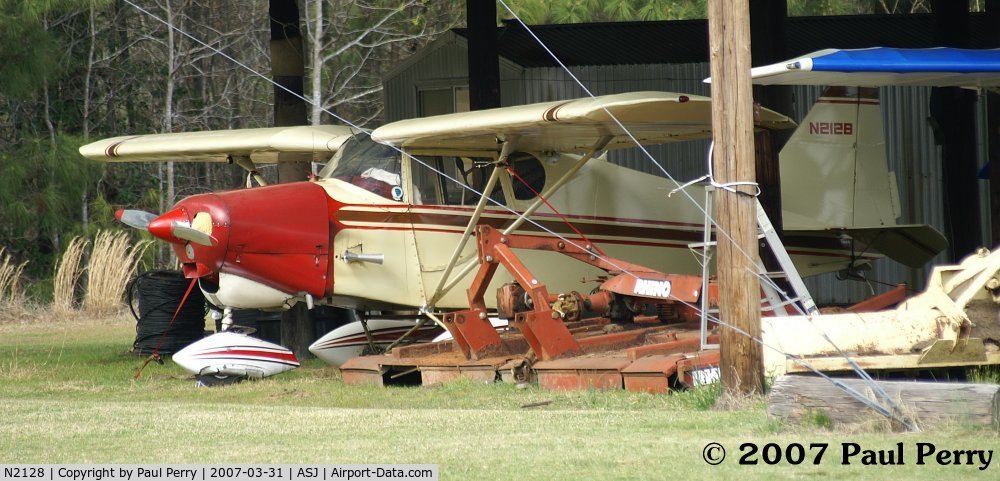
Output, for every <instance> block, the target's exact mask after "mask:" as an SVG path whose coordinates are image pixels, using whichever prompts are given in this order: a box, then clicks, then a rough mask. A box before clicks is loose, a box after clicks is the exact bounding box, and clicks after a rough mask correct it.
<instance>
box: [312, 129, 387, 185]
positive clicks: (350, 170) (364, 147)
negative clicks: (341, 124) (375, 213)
mask: <svg viewBox="0 0 1000 481" xmlns="http://www.w3.org/2000/svg"><path fill="white" fill-rule="evenodd" d="M341 152H342V153H341V154H340V155H338V156H337V157H339V159H334V160H333V161H331V162H330V163H329V164H327V165H326V167H324V168H323V170H322V171H321V172H320V173H319V176H320V177H321V178H324V179H339V180H343V181H344V182H349V183H351V184H354V185H356V186H358V187H361V188H362V189H365V190H367V191H369V192H372V193H374V194H377V195H380V196H382V197H385V198H386V199H393V200H401V199H402V192H403V191H402V188H401V187H402V178H401V176H400V167H401V162H400V154H399V151H398V150H396V149H394V148H393V147H390V146H388V145H383V144H379V143H376V142H373V141H372V140H371V139H370V138H369V137H368V136H367V135H358V136H356V137H355V138H354V139H352V140H349V141H348V142H347V143H345V144H344V145H343V146H342V147H341Z"/></svg>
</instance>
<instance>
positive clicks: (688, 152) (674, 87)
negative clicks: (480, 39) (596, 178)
mask: <svg viewBox="0 0 1000 481" xmlns="http://www.w3.org/2000/svg"><path fill="white" fill-rule="evenodd" d="M570 70H571V71H572V72H573V75H574V76H576V78H577V79H579V80H580V82H582V83H583V84H584V85H585V86H586V87H587V89H588V90H590V92H591V93H593V94H594V95H606V94H616V93H622V92H635V91H642V90H660V91H667V92H681V93H687V94H694V95H704V96H708V94H709V86H708V84H705V83H704V82H702V80H704V79H705V77H708V73H709V71H708V64H707V63H690V64H673V65H616V66H585V67H572V68H570ZM524 92H525V101H526V103H533V102H547V101H550V100H561V99H570V98H576V97H584V96H586V93H585V92H584V91H583V89H582V88H581V87H580V86H579V85H577V84H576V83H575V82H574V81H573V79H572V78H571V77H570V76H569V74H567V73H566V72H565V71H564V70H562V69H561V68H534V69H527V70H525V79H524ZM648 151H649V153H650V154H651V155H652V156H653V158H654V159H656V161H657V162H659V163H660V165H662V166H663V168H665V169H666V170H667V172H669V173H670V176H671V177H673V178H674V179H675V180H677V181H679V182H681V183H684V182H687V181H688V180H691V179H695V178H698V177H700V176H702V175H705V173H706V172H707V171H708V170H707V164H706V156H707V154H708V141H698V142H683V143H679V144H673V145H657V146H652V147H650V148H649V149H648ZM608 159H609V160H610V161H612V162H614V163H616V164H619V165H624V166H626V167H629V168H632V169H635V170H639V171H642V172H647V173H653V174H656V175H660V176H663V175H664V174H663V172H662V171H660V169H659V167H657V166H656V165H655V164H653V163H652V162H651V161H650V160H649V158H648V157H647V156H646V155H645V154H643V153H642V151H640V150H638V149H629V150H622V151H613V152H610V153H609V154H608ZM699 195H700V193H699Z"/></svg>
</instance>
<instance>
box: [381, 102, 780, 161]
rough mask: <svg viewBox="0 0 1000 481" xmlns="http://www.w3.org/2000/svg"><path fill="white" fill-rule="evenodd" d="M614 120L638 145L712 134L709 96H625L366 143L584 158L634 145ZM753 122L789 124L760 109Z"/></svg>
mask: <svg viewBox="0 0 1000 481" xmlns="http://www.w3.org/2000/svg"><path fill="white" fill-rule="evenodd" d="M612 116H613V117H612ZM615 119H617V120H618V121H620V122H621V123H622V125H624V126H625V127H626V128H627V129H628V131H629V132H631V133H632V134H633V135H635V137H636V138H637V139H638V140H639V141H640V142H641V143H643V144H660V143H667V142H678V141H683V140H692V139H703V138H708V137H710V136H711V129H712V107H711V103H710V100H709V98H708V97H701V96H697V95H682V94H676V93H670V92H631V93H624V94H616V95H605V96H601V97H595V98H584V99H576V100H565V101H557V102H546V103H538V104H531V105H520V106H515V107H503V108H498V109H488V110H478V111H473V112H460V113H455V114H447V115H438V116H434V117H424V118H418V119H408V120H401V121H398V122H393V123H390V124H387V125H385V126H382V127H380V128H378V129H375V131H374V132H372V139H374V140H375V141H377V142H381V143H386V144H391V145H395V146H398V147H405V148H408V149H411V150H421V149H427V150H441V149H447V150H468V151H496V150H497V149H498V148H499V143H498V139H501V140H503V139H516V140H514V141H515V145H516V149H517V150H524V151H536V152H544V151H554V152H583V151H586V150H588V149H589V148H590V147H591V146H592V145H593V144H594V143H595V142H596V141H597V140H598V139H599V138H601V137H603V136H605V135H611V136H612V140H611V142H610V143H609V144H608V146H607V147H606V148H608V149H613V148H626V147H635V144H634V142H632V140H631V139H630V138H629V137H628V135H627V134H626V133H625V131H624V130H623V129H622V127H621V126H620V125H618V123H617V122H616V121H615ZM757 124H758V126H760V127H766V128H789V127H793V126H795V123H794V122H793V121H792V120H791V119H789V118H788V117H785V116H784V115H781V114H779V113H777V112H774V111H772V110H767V109H761V110H760V112H759V119H758V123H757Z"/></svg>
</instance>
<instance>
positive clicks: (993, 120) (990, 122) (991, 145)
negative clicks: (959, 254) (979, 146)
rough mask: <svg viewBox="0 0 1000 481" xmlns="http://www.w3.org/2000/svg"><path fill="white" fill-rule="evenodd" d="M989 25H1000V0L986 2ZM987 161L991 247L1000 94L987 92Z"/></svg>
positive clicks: (997, 44) (999, 164) (999, 227)
mask: <svg viewBox="0 0 1000 481" xmlns="http://www.w3.org/2000/svg"><path fill="white" fill-rule="evenodd" d="M986 16H987V18H988V19H989V21H987V22H986V23H987V25H1000V0H986ZM989 35H990V36H989V43H988V45H987V47H989V48H1000V29H996V28H994V29H992V30H991V31H990V32H989ZM980 95H983V96H985V98H986V125H987V127H986V128H987V139H986V141H987V144H986V145H987V161H988V162H989V165H990V225H991V227H992V229H991V234H992V235H991V236H990V241H991V242H990V245H989V246H988V247H990V248H993V247H994V246H996V245H1000V94H997V93H994V92H992V91H989V90H985V89H984V91H983V92H982V93H981V94H980Z"/></svg>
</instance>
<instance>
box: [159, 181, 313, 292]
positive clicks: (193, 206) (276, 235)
mask: <svg viewBox="0 0 1000 481" xmlns="http://www.w3.org/2000/svg"><path fill="white" fill-rule="evenodd" d="M327 206H328V197H327V194H326V191H324V190H323V188H322V187H320V186H318V185H316V184H314V183H310V182H296V183H291V184H280V185H273V186H267V187H259V188H253V189H246V190H235V191H229V192H220V193H215V194H203V195H195V196H191V197H188V198H186V199H184V200H182V201H180V202H178V203H177V205H176V206H175V208H174V209H173V210H171V211H170V212H168V213H166V214H164V215H162V216H160V217H158V218H157V219H156V220H154V221H153V222H151V223H150V225H149V231H150V232H151V233H153V234H154V235H155V236H157V237H159V238H161V239H163V240H166V241H168V242H170V243H172V244H173V246H174V250H175V251H176V252H177V255H178V258H179V259H180V260H181V262H182V263H183V265H184V270H185V275H187V276H188V277H199V278H201V279H203V280H206V281H213V282H218V280H219V274H220V273H224V274H229V275H234V276H239V277H241V278H245V279H249V280H251V281H254V282H257V283H260V284H263V285H266V286H268V287H271V288H274V289H277V290H279V291H282V292H285V293H289V294H299V293H303V292H304V293H308V294H311V295H312V296H314V297H324V296H326V295H328V294H329V291H330V290H331V289H332V279H330V278H329V277H330V275H331V273H330V239H331V235H332V232H331V229H332V223H331V221H330V217H329V210H328V207H327ZM175 222H179V223H182V224H183V223H187V224H188V225H189V226H191V227H193V228H195V229H197V230H199V231H202V232H204V231H206V230H210V236H211V238H212V244H213V245H201V244H198V243H195V242H186V241H184V240H182V239H178V238H177V237H175V236H174V235H172V234H170V230H169V229H164V228H162V227H161V226H163V225H172V224H173V223H175ZM207 222H210V224H211V227H210V228H207V227H206V223H207Z"/></svg>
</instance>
